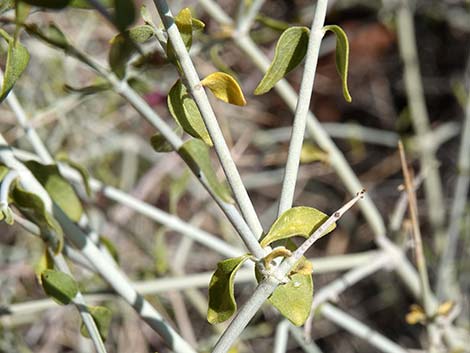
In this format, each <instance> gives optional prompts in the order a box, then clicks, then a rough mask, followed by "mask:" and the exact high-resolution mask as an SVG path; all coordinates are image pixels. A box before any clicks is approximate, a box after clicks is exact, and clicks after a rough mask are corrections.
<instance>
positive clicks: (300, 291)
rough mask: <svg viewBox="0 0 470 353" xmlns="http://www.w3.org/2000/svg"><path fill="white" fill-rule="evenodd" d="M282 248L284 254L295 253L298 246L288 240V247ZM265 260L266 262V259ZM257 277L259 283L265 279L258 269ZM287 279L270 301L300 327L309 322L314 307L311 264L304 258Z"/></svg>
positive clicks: (256, 269) (256, 270) (298, 262)
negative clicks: (306, 321) (311, 309)
mask: <svg viewBox="0 0 470 353" xmlns="http://www.w3.org/2000/svg"><path fill="white" fill-rule="evenodd" d="M280 248H281V249H283V252H284V250H288V251H294V250H295V249H296V245H295V243H294V242H293V241H291V240H287V241H286V247H280ZM286 254H288V253H286ZM268 256H269V255H268ZM282 256H283V255H282ZM264 260H265V261H266V258H265V259H264ZM255 276H256V279H257V280H258V282H260V281H261V280H262V279H263V275H262V274H261V272H260V271H259V269H258V267H255ZM286 279H287V280H288V281H287V282H286V283H282V284H280V285H279V286H278V287H277V288H276V289H275V290H274V292H273V294H271V296H270V297H269V299H268V300H269V302H270V303H271V304H272V305H273V306H274V307H275V308H276V309H277V310H279V312H280V313H281V314H282V315H283V316H284V317H285V318H286V319H288V320H289V321H290V322H292V323H293V324H294V325H296V326H300V325H302V324H303V323H304V322H305V320H307V318H308V316H309V314H310V308H311V306H312V300H313V280H312V275H311V263H310V262H309V261H308V260H307V259H306V258H305V257H303V256H302V257H301V259H300V260H299V261H297V263H296V264H295V265H294V267H293V269H292V270H291V272H290V273H289V275H288V276H287V277H286Z"/></svg>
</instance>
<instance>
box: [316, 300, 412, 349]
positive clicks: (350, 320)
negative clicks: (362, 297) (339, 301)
mask: <svg viewBox="0 0 470 353" xmlns="http://www.w3.org/2000/svg"><path fill="white" fill-rule="evenodd" d="M318 309H319V310H318V311H319V314H321V315H323V316H324V317H325V318H327V319H328V320H330V321H333V322H334V323H335V324H337V325H338V326H341V327H342V328H344V329H345V330H347V331H349V332H351V333H352V334H353V335H355V336H357V337H360V338H362V339H364V340H365V341H366V342H368V343H369V344H371V345H372V346H374V347H375V348H377V349H378V350H380V351H382V352H385V353H407V352H408V350H407V349H404V348H402V347H400V346H399V345H398V344H396V343H395V342H393V341H391V340H390V339H388V338H387V337H385V336H383V335H382V334H380V333H379V332H377V331H375V330H373V329H372V328H370V327H368V326H366V325H364V324H363V323H362V322H361V321H359V320H357V319H355V318H354V317H352V316H351V315H348V314H347V313H345V312H344V311H342V310H340V309H338V308H336V307H335V306H333V305H332V304H329V303H325V304H323V305H322V306H320V307H319V308H318Z"/></svg>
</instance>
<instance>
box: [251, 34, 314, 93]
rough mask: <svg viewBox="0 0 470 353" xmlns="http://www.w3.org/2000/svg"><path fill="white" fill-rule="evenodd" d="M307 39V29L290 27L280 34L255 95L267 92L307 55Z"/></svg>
mask: <svg viewBox="0 0 470 353" xmlns="http://www.w3.org/2000/svg"><path fill="white" fill-rule="evenodd" d="M308 37H309V29H308V28H307V27H291V28H288V29H286V30H285V31H284V32H282V34H281V37H280V38H279V40H278V42H277V44H276V51H275V53H274V59H273V62H272V63H271V65H270V66H269V68H268V70H267V71H266V74H265V75H264V77H263V79H262V80H261V82H260V83H259V84H258V87H256V89H255V92H254V93H255V95H260V94H264V93H266V92H268V91H269V90H270V89H271V88H273V87H274V85H275V84H276V83H277V81H279V80H280V79H282V78H284V76H286V75H287V74H288V73H289V72H290V71H292V70H293V69H295V68H296V67H297V65H299V64H300V62H301V61H302V60H303V58H304V57H305V54H306V53H307V47H308Z"/></svg>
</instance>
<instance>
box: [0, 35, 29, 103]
mask: <svg viewBox="0 0 470 353" xmlns="http://www.w3.org/2000/svg"><path fill="white" fill-rule="evenodd" d="M0 36H1V37H2V38H3V39H5V40H6V41H7V43H8V52H7V61H6V64H5V74H4V77H3V83H2V90H1V92H0V102H2V101H3V100H4V99H5V98H6V97H7V95H8V93H9V92H10V90H11V89H12V88H13V85H14V84H15V83H16V81H17V80H18V79H19V77H20V76H21V74H22V73H23V71H24V70H25V69H26V66H28V62H29V53H28V51H27V50H26V48H25V47H24V46H22V45H21V43H20V42H19V40H15V39H13V38H12V37H11V36H10V35H9V34H8V33H7V32H5V31H4V30H3V29H0Z"/></svg>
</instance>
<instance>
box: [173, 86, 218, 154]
mask: <svg viewBox="0 0 470 353" xmlns="http://www.w3.org/2000/svg"><path fill="white" fill-rule="evenodd" d="M167 103H168V109H169V110H170V113H171V116H172V117H173V118H174V119H175V120H176V122H177V123H178V124H179V125H180V126H181V127H182V128H183V130H184V131H186V132H187V133H188V134H190V135H191V136H193V137H196V138H199V139H201V140H203V141H204V142H205V143H206V144H208V145H209V146H212V140H211V137H210V136H209V132H208V131H207V128H206V125H205V124H204V120H203V119H202V116H201V113H200V112H199V108H198V107H197V105H196V102H194V100H193V99H192V98H191V96H190V95H189V93H188V91H187V89H186V87H185V86H184V85H183V83H182V82H181V80H178V81H176V83H175V84H174V85H173V87H171V89H170V92H169V93H168V98H167Z"/></svg>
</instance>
